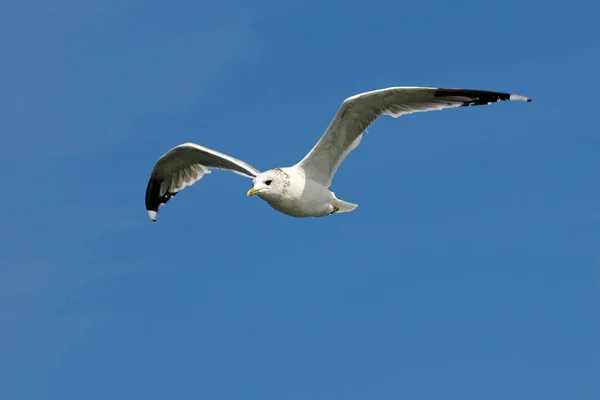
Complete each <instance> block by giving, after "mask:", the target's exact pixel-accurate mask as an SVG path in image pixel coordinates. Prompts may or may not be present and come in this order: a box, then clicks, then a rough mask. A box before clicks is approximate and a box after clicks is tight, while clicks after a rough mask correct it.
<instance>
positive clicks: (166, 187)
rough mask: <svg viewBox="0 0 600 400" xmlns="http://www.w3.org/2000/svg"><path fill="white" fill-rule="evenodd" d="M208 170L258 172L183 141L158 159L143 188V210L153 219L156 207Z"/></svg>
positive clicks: (215, 152) (224, 155)
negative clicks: (144, 196) (146, 184)
mask: <svg viewBox="0 0 600 400" xmlns="http://www.w3.org/2000/svg"><path fill="white" fill-rule="evenodd" d="M211 169H223V170H229V171H231V172H235V173H236V174H239V175H242V176H245V177H248V178H254V177H256V176H257V175H258V174H260V171H259V170H257V169H256V168H254V167H253V166H251V165H249V164H246V163H245V162H243V161H241V160H238V159H236V158H233V157H230V156H228V155H226V154H223V153H219V152H218V151H215V150H211V149H207V148H206V147H202V146H200V145H197V144H195V143H184V144H180V145H179V146H176V147H174V148H172V149H171V150H169V151H168V152H166V153H165V154H164V155H163V156H162V157H160V158H159V159H158V161H157V162H156V164H155V165H154V168H153V169H152V175H151V176H150V180H149V181H148V186H147V187H146V210H148V215H149V216H150V219H152V220H153V221H156V214H157V213H158V207H159V206H160V205H162V204H165V203H166V202H167V201H169V199H170V198H171V197H173V196H175V195H176V194H177V193H178V192H179V191H181V190H182V189H183V188H185V187H187V186H191V185H192V184H194V183H195V182H197V181H199V180H200V179H201V178H202V177H203V176H204V175H205V174H208V173H210V170H211Z"/></svg>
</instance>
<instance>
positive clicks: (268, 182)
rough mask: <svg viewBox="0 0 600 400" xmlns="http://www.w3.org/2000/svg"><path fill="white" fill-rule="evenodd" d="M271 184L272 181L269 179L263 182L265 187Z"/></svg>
mask: <svg viewBox="0 0 600 400" xmlns="http://www.w3.org/2000/svg"><path fill="white" fill-rule="evenodd" d="M271 182H273V181H272V180H270V179H269V180H268V181H265V184H266V185H267V186H269V185H270V184H271Z"/></svg>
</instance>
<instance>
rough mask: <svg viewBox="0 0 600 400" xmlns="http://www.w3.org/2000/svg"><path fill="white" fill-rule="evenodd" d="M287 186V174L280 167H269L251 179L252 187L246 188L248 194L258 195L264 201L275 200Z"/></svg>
mask: <svg viewBox="0 0 600 400" xmlns="http://www.w3.org/2000/svg"><path fill="white" fill-rule="evenodd" d="M287 186H289V179H288V175H287V174H286V173H285V172H283V171H282V170H281V169H279V168H277V169H271V170H269V171H265V172H263V173H262V174H259V175H258V176H257V177H256V178H254V179H253V180H252V189H250V190H248V193H247V195H248V196H254V195H255V194H257V195H258V197H260V198H261V199H263V200H266V201H277V200H278V199H279V198H281V196H282V195H283V194H284V192H285V190H286V188H287Z"/></svg>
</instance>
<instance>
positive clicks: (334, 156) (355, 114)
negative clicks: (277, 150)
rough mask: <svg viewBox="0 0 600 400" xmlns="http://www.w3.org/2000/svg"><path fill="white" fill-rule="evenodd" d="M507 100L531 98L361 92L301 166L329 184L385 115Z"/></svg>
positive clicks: (416, 90) (406, 90) (440, 91)
mask: <svg viewBox="0 0 600 400" xmlns="http://www.w3.org/2000/svg"><path fill="white" fill-rule="evenodd" d="M505 100H520V101H527V102H530V101H531V99H529V98H527V97H525V96H520V95H515V94H509V93H500V92H490V91H485V90H471V89H444V88H431V87H391V88H386V89H380V90H374V91H370V92H365V93H361V94H358V95H356V96H352V97H349V98H347V99H346V100H344V102H343V103H342V105H341V107H340V108H339V110H338V112H337V114H336V116H335V117H334V119H333V121H332V122H331V124H330V125H329V127H328V128H327V130H326V131H325V133H324V134H323V136H321V138H320V139H319V141H318V142H317V144H316V145H315V146H314V147H313V148H312V149H311V151H310V152H309V153H308V154H307V155H306V156H305V157H304V158H303V159H302V160H301V161H300V162H299V163H298V165H299V166H301V167H302V168H304V170H305V171H306V173H307V175H308V176H309V177H310V178H312V179H313V180H315V181H317V182H319V183H321V184H323V185H325V186H327V187H329V186H330V185H331V180H332V179H333V175H334V174H335V172H336V171H337V169H338V167H339V166H340V164H341V163H342V161H343V160H344V158H346V156H347V155H348V154H349V153H350V152H351V151H352V150H353V149H354V148H355V147H356V146H358V144H359V143H360V140H361V137H362V133H363V132H364V130H365V129H367V127H368V126H369V125H371V124H372V123H373V122H374V121H375V120H376V119H377V118H379V117H380V116H381V115H391V116H392V117H394V118H397V117H399V116H401V115H405V114H412V113H415V112H423V111H431V110H443V109H445V108H453V107H464V106H478V105H485V104H491V103H495V102H498V101H505Z"/></svg>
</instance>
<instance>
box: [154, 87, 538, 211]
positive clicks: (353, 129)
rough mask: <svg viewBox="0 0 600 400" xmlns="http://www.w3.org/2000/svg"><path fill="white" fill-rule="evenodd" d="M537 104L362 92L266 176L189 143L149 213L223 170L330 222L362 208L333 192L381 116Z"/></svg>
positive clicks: (463, 92) (503, 96)
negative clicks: (295, 157) (343, 167)
mask: <svg viewBox="0 0 600 400" xmlns="http://www.w3.org/2000/svg"><path fill="white" fill-rule="evenodd" d="M506 100H520V101H527V102H529V101H531V99H529V98H527V97H524V96H520V95H515V94H509V93H500V92H490V91H483V90H471V89H443V88H428V87H392V88H387V89H380V90H374V91H371V92H366V93H361V94H359V95H356V96H352V97H349V98H347V99H346V100H344V102H343V103H342V105H341V107H340V109H339V110H338V112H337V114H336V116H335V118H334V119H333V121H332V122H331V123H330V125H329V127H328V128H327V130H326V131H325V133H324V134H323V135H322V136H321V139H319V141H318V142H317V144H315V146H314V147H313V148H312V149H311V151H310V152H309V153H308V154H306V156H305V157H304V158H303V159H302V160H301V161H300V162H298V163H297V164H294V165H292V166H289V167H281V168H274V169H270V170H268V171H265V172H262V173H261V172H260V171H258V170H257V169H256V168H254V167H252V166H251V165H249V164H247V163H245V162H243V161H241V160H238V159H236V158H233V157H231V156H228V155H226V154H223V153H219V152H217V151H215V150H211V149H208V148H206V147H202V146H200V145H197V144H195V143H184V144H181V145H179V146H176V147H174V148H172V149H171V150H169V151H168V152H167V153H165V154H164V155H163V156H162V157H160V158H159V160H158V161H157V162H156V165H155V166H154V168H153V170H152V176H151V177H150V180H149V182H148V186H147V188H146V209H147V210H148V215H149V216H150V218H151V219H152V220H153V221H156V215H157V213H158V208H159V206H160V205H161V204H165V203H166V202H167V201H168V200H169V199H170V198H171V197H173V196H175V195H176V194H177V193H178V192H180V191H181V190H182V189H183V188H185V187H186V186H190V185H192V184H193V183H194V182H196V181H198V180H200V179H201V178H202V177H203V176H204V175H205V174H207V173H210V170H211V169H223V170H229V171H232V172H235V173H237V174H239V175H242V176H245V177H248V178H252V184H253V187H252V189H250V190H249V191H248V193H247V194H248V196H253V195H255V194H256V195H258V197H260V198H261V199H263V200H264V201H266V202H267V203H268V204H269V205H270V206H271V207H273V208H274V209H275V210H277V211H279V212H281V213H283V214H286V215H290V216H293V217H298V218H305V217H324V216H327V215H331V214H335V213H340V212H349V211H352V210H354V209H355V208H356V207H357V204H352V203H348V202H345V201H343V200H340V199H338V198H337V197H336V196H335V194H334V193H333V192H332V191H330V190H329V187H330V185H331V182H332V179H333V176H334V175H335V173H336V171H337V169H338V167H339V166H340V164H341V163H342V161H343V160H344V159H345V158H346V156H347V155H348V154H349V153H350V152H351V151H352V150H353V149H355V148H356V147H357V146H358V145H359V143H360V141H361V138H362V135H363V132H364V131H365V130H366V128H367V127H368V126H369V125H370V124H371V123H373V121H375V120H376V119H377V118H379V117H380V116H381V115H384V114H385V115H391V116H392V117H395V118H397V117H399V116H401V115H404V114H411V113H414V112H423V111H430V110H442V109H445V108H453V107H464V106H474V105H475V106H477V105H485V104H490V103H494V102H498V101H506Z"/></svg>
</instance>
